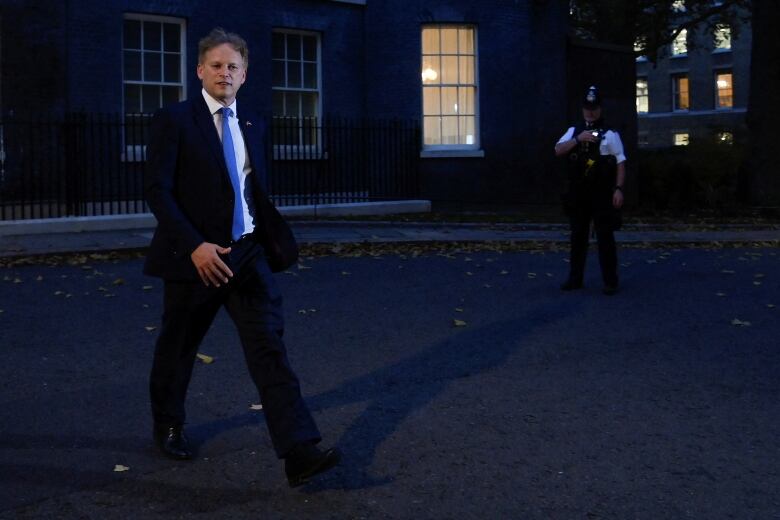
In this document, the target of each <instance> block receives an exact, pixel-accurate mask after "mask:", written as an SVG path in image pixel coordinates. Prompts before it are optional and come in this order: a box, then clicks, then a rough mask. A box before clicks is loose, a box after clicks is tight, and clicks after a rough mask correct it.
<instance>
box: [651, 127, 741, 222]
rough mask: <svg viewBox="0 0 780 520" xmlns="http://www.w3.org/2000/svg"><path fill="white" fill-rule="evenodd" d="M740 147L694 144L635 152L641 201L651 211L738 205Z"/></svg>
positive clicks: (712, 143)
mask: <svg viewBox="0 0 780 520" xmlns="http://www.w3.org/2000/svg"><path fill="white" fill-rule="evenodd" d="M743 153H744V152H743V146H742V145H741V144H733V145H729V144H723V143H719V142H717V141H715V140H714V139H713V140H712V141H694V142H692V143H691V144H690V145H688V146H676V147H671V148H663V149H655V150H639V151H638V153H637V163H638V170H639V171H638V176H639V183H640V195H639V196H640V201H641V204H642V205H643V206H645V207H649V208H652V209H683V210H691V209H723V208H727V207H733V206H735V205H737V204H738V193H737V188H738V176H739V170H740V166H741V164H742V159H743Z"/></svg>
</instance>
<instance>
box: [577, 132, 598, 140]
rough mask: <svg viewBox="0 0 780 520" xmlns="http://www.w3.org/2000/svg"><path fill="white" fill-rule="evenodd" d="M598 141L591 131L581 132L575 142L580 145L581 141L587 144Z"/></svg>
mask: <svg viewBox="0 0 780 520" xmlns="http://www.w3.org/2000/svg"><path fill="white" fill-rule="evenodd" d="M598 140H599V138H598V137H596V136H595V135H593V130H583V131H582V132H580V133H579V134H578V135H577V141H578V142H580V143H581V142H583V141H586V142H588V143H597V142H598Z"/></svg>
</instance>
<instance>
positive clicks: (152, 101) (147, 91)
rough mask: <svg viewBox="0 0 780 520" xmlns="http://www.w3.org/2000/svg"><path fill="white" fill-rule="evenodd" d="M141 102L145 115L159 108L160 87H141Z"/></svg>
mask: <svg viewBox="0 0 780 520" xmlns="http://www.w3.org/2000/svg"><path fill="white" fill-rule="evenodd" d="M141 101H142V107H141V108H142V109H143V112H144V113H145V114H146V113H149V112H154V111H155V110H157V109H158V108H160V87H158V86H157V85H144V86H143V87H141Z"/></svg>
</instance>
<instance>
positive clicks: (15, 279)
mask: <svg viewBox="0 0 780 520" xmlns="http://www.w3.org/2000/svg"><path fill="white" fill-rule="evenodd" d="M14 283H22V279H21V278H14Z"/></svg>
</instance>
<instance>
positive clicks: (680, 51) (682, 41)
mask: <svg viewBox="0 0 780 520" xmlns="http://www.w3.org/2000/svg"><path fill="white" fill-rule="evenodd" d="M686 54H688V31H687V30H685V29H683V30H681V31H680V34H678V35H677V36H676V37H675V38H674V41H672V56H684V55H686Z"/></svg>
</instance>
